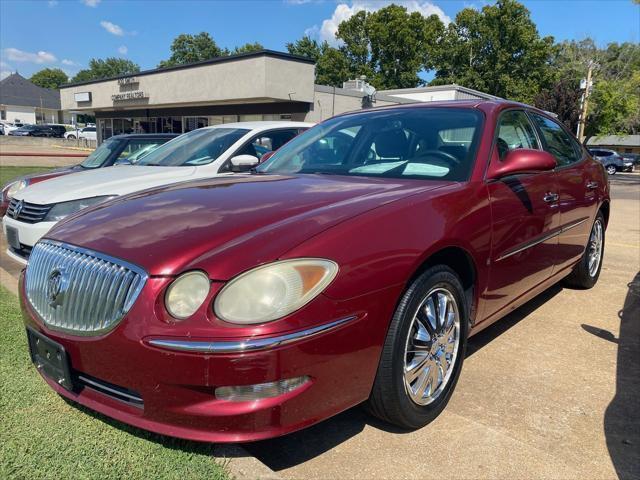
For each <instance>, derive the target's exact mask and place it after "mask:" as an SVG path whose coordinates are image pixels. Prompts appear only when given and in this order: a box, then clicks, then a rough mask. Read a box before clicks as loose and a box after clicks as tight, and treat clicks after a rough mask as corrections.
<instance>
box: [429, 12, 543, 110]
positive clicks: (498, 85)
mask: <svg viewBox="0 0 640 480" xmlns="http://www.w3.org/2000/svg"><path fill="white" fill-rule="evenodd" d="M436 52H437V54H438V56H437V58H436V61H435V66H436V68H437V72H436V77H435V80H434V82H433V84H447V83H457V84H460V85H464V86H466V87H470V88H475V89H477V90H481V91H483V92H487V93H490V94H493V95H497V96H499V97H503V98H508V99H511V100H519V101H524V102H531V101H532V99H533V97H534V96H535V95H536V94H537V93H538V92H539V91H540V90H541V89H544V88H547V87H549V86H550V85H551V84H552V82H553V74H552V71H551V68H550V64H551V61H552V60H553V58H554V57H553V55H554V48H553V38H552V37H544V38H541V37H540V35H539V34H538V30H537V29H536V25H535V24H534V23H533V21H532V20H531V17H530V14H529V10H527V9H526V8H525V7H524V6H523V5H522V4H520V3H518V2H517V1H515V0H498V2H496V3H495V4H494V5H488V6H485V7H483V8H482V10H481V11H476V10H473V9H470V8H465V9H463V10H462V11H460V12H459V13H458V15H457V16H456V19H455V22H452V23H451V24H449V26H448V28H447V30H446V33H445V35H444V39H443V41H442V44H441V48H439V49H436Z"/></svg>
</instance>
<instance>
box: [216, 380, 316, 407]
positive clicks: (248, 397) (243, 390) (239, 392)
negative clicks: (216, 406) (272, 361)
mask: <svg viewBox="0 0 640 480" xmlns="http://www.w3.org/2000/svg"><path fill="white" fill-rule="evenodd" d="M308 381H309V377H306V376H305V377H296V378H290V379H288V380H279V381H277V382H269V383H258V384H256V385H239V386H237V387H218V388H216V397H217V398H219V399H220V400H228V401H230V402H251V401H253V400H260V399H262V398H272V397H277V396H278V395H283V394H285V393H289V392H291V391H293V390H295V389H296V388H299V387H301V386H303V385H304V384H305V383H307V382H308Z"/></svg>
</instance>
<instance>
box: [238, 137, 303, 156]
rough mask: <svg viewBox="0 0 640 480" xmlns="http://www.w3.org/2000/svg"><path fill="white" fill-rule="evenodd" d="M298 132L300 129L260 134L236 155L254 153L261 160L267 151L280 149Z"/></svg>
mask: <svg viewBox="0 0 640 480" xmlns="http://www.w3.org/2000/svg"><path fill="white" fill-rule="evenodd" d="M297 134H298V129H290V130H277V131H275V132H265V133H261V134H258V135H257V136H256V137H254V138H253V139H252V140H251V141H250V142H249V143H248V144H247V145H245V146H244V147H243V148H242V149H240V151H238V153H236V155H252V156H254V157H256V158H258V160H259V159H261V158H262V156H263V155H264V154H265V153H267V152H271V151H273V150H277V149H279V148H280V147H281V146H282V145H284V144H285V143H287V142H288V141H289V140H291V139H292V138H293V137H295V136H296V135H297Z"/></svg>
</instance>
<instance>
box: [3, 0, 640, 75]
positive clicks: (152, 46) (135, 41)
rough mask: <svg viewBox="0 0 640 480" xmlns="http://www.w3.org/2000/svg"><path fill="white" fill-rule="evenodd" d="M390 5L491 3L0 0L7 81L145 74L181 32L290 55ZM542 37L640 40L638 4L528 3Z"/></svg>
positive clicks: (451, 9) (420, 7) (454, 7)
mask: <svg viewBox="0 0 640 480" xmlns="http://www.w3.org/2000/svg"><path fill="white" fill-rule="evenodd" d="M389 3H397V4H403V5H405V6H406V7H407V8H408V9H409V10H410V11H419V12H421V13H423V14H425V15H430V14H436V15H438V16H440V18H441V19H442V20H443V21H445V22H448V21H450V20H452V19H454V18H455V16H456V14H457V13H458V12H459V11H460V10H462V9H463V8H467V7H471V8H482V6H483V5H486V4H488V3H493V2H487V1H484V0H468V1H452V0H444V1H443V0H432V1H426V0H395V2H393V1H391V0H389V1H383V0H338V1H336V0H236V1H230V0H207V1H202V0H198V1H194V0H183V1H175V0H144V1H139V0H129V1H125V0H39V1H36V0H22V1H19V0H0V75H1V76H2V77H3V78H4V76H6V75H8V74H9V72H15V71H18V72H19V73H20V74H21V75H23V76H25V77H27V78H28V77H29V76H31V75H32V74H33V73H34V72H37V71H38V70H40V69H42V68H46V67H51V68H52V67H57V68H61V69H63V70H64V71H65V72H67V74H68V75H69V76H73V75H74V74H75V73H76V72H77V71H78V70H80V69H82V68H86V67H87V65H88V62H89V60H90V59H91V58H105V57H110V56H115V57H123V58H128V59H130V60H132V61H134V62H136V63H137V64H139V65H140V67H141V68H142V69H143V70H145V69H150V68H155V67H156V66H157V64H158V62H160V61H161V60H164V59H166V58H168V57H169V56H170V49H169V48H170V46H171V42H172V40H173V39H174V38H175V37H176V36H177V35H179V34H181V33H192V34H195V33H199V32H201V31H206V32H209V33H210V34H211V36H212V37H213V38H214V40H215V41H216V42H217V43H218V45H219V46H221V47H228V48H233V47H234V46H237V45H241V44H244V43H247V42H260V43H261V44H263V45H264V46H265V47H266V48H269V49H272V50H279V51H286V44H287V42H292V41H294V40H296V39H298V38H300V37H302V36H303V35H305V34H308V35H311V36H312V37H314V38H316V39H318V40H324V39H327V40H328V41H330V42H335V39H334V37H333V33H334V32H335V29H336V28H337V25H338V24H339V23H340V21H342V20H344V19H347V18H349V17H350V16H351V15H353V14H354V13H355V12H357V11H359V10H363V9H364V10H375V9H378V8H381V7H383V6H385V5H387V4H389ZM522 3H524V4H525V5H526V6H527V8H528V9H529V10H530V11H531V16H532V18H533V20H534V22H535V23H536V24H537V26H538V31H539V32H540V34H541V35H542V36H546V35H552V36H553V37H555V39H556V40H557V41H560V40H565V39H581V38H584V37H586V36H591V37H592V38H594V39H595V40H596V42H597V43H598V44H599V45H601V46H604V45H606V44H607V43H609V42H624V41H631V42H638V41H640V7H639V6H638V5H634V4H633V3H632V0H599V1H589V0H587V1H581V0H529V1H527V0H525V1H523V2H522Z"/></svg>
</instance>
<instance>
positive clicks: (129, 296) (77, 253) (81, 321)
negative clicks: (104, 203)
mask: <svg viewBox="0 0 640 480" xmlns="http://www.w3.org/2000/svg"><path fill="white" fill-rule="evenodd" d="M146 280H147V275H146V273H145V272H144V270H142V269H140V268H139V267H137V266H135V265H131V264H129V263H127V262H124V261H122V260H119V259H115V258H112V257H109V256H108V255H104V254H101V253H97V252H93V251H91V250H86V249H83V248H80V247H76V246H73V245H68V244H63V243H59V242H54V241H51V240H43V241H40V242H38V243H37V244H36V245H35V247H33V250H32V252H31V256H30V257H29V264H28V266H27V271H26V280H25V282H26V285H25V288H26V293H27V298H28V300H29V303H30V304H31V305H32V306H33V308H34V309H35V310H36V312H38V314H39V315H40V317H41V319H42V321H44V323H45V324H46V325H47V326H49V327H51V328H52V329H57V330H63V331H67V332H70V333H74V334H76V335H99V334H102V333H105V332H107V331H109V330H111V329H112V328H114V327H115V326H116V325H117V324H118V322H120V320H122V318H123V317H124V316H125V315H126V313H127V312H128V311H129V309H130V308H131V307H132V306H133V303H134V302H135V301H136V298H137V297H138V295H139V293H140V291H141V290H142V287H143V286H144V284H145V282H146Z"/></svg>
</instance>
